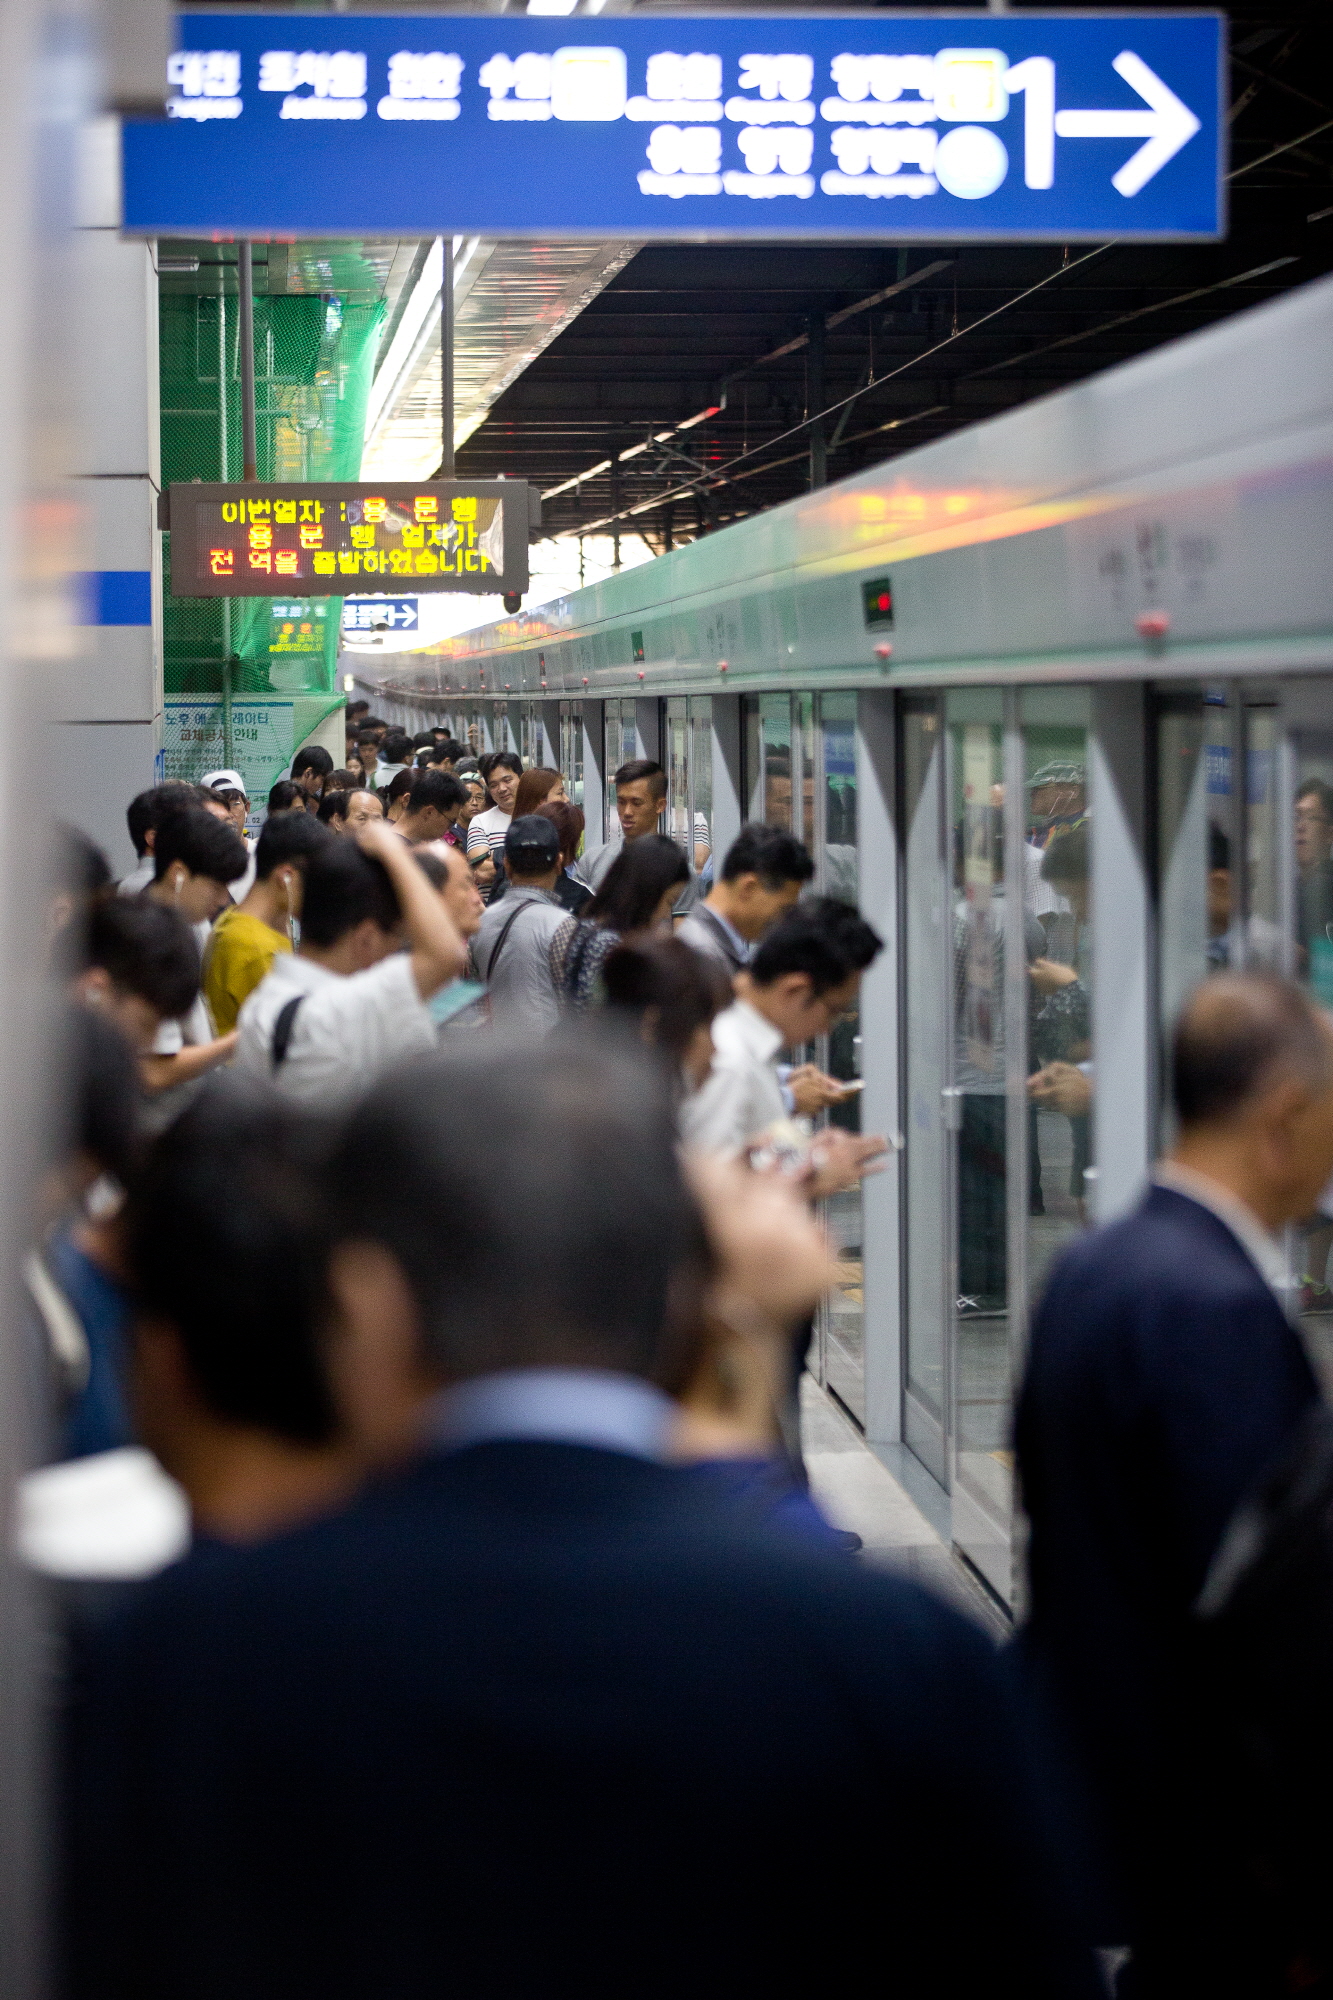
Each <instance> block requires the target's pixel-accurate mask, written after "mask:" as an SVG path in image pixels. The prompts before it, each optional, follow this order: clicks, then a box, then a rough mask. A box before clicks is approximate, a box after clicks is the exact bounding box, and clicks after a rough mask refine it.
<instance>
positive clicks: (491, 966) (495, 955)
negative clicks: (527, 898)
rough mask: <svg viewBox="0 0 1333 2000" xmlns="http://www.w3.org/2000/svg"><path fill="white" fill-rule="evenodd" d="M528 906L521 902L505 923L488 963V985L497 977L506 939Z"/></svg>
mask: <svg viewBox="0 0 1333 2000" xmlns="http://www.w3.org/2000/svg"><path fill="white" fill-rule="evenodd" d="M527 907H528V905H527V904H526V903H520V904H519V906H518V908H517V909H516V910H514V911H512V912H511V913H510V917H509V922H508V923H507V924H506V925H505V927H504V929H503V930H502V931H501V933H500V935H499V937H498V938H497V939H496V940H495V950H494V951H493V952H492V953H491V955H490V958H489V960H488V962H487V965H486V983H487V985H488V986H489V985H490V982H491V981H492V979H494V977H495V968H496V966H497V965H498V964H499V962H500V953H501V952H502V951H503V950H504V948H505V939H506V938H507V937H508V936H509V933H510V931H512V930H513V928H514V925H515V924H516V923H517V922H518V920H519V918H520V917H521V916H522V914H523V912H524V910H526V909H527Z"/></svg>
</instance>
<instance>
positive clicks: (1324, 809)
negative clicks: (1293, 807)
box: [1296, 778, 1333, 825]
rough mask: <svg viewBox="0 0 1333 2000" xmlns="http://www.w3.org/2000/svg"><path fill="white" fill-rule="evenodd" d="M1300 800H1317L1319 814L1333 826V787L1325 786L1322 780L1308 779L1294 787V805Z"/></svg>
mask: <svg viewBox="0 0 1333 2000" xmlns="http://www.w3.org/2000/svg"><path fill="white" fill-rule="evenodd" d="M1302 799H1318V801H1319V810H1320V812H1321V813H1322V814H1323V815H1324V818H1325V819H1326V820H1328V822H1329V823H1330V825H1333V785H1326V784H1325V783H1324V781H1323V779H1322V778H1308V779H1307V780H1306V782H1305V783H1304V784H1303V785H1297V787H1296V803H1297V804H1298V805H1299V804H1300V802H1301V800H1302Z"/></svg>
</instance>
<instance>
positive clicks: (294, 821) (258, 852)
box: [255, 793, 346, 882]
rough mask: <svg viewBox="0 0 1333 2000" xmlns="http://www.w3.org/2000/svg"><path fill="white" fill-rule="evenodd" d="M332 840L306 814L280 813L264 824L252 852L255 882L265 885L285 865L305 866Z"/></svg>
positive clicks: (326, 831) (324, 829)
mask: <svg viewBox="0 0 1333 2000" xmlns="http://www.w3.org/2000/svg"><path fill="white" fill-rule="evenodd" d="M334 796H335V797H336V796H337V794H336V793H335V795H334ZM343 796H344V798H345V797H346V793H344V794H343ZM332 838H333V836H332V835H331V834H330V832H329V830H328V828H327V827H326V826H321V825H320V823H319V821H318V820H317V819H314V818H312V817H311V815H310V814H309V813H305V812H302V813H282V814H280V815H279V817H278V818H277V819H270V820H265V822H264V826H263V830H262V832H261V833H260V836H259V844H258V846H257V847H256V848H255V880H256V882H267V881H268V878H269V876H270V875H271V874H272V873H273V870H274V869H275V868H281V867H282V865H283V863H284V862H287V861H299V862H301V863H302V864H304V863H305V862H307V861H309V859H310V857H311V855H312V854H318V852H319V850H320V848H321V847H323V846H325V845H326V844H327V842H328V841H330V840H331V839H332Z"/></svg>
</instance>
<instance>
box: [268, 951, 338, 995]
mask: <svg viewBox="0 0 1333 2000" xmlns="http://www.w3.org/2000/svg"><path fill="white" fill-rule="evenodd" d="M268 976H269V978H270V979H275V978H276V979H279V980H285V981H286V982H287V984H288V985H289V986H299V987H300V989H301V991H302V992H303V993H313V992H314V991H315V988H316V987H318V986H324V985H327V984H328V983H329V982H330V981H333V980H339V979H341V978H342V976H343V975H342V974H341V973H340V972H330V970H329V968H328V966H327V965H317V964H316V963H315V961H314V959H313V958H303V957H302V956H301V954H300V952H279V953H278V956H277V957H276V958H275V959H274V961H273V965H272V969H271V970H270V972H269V975H268Z"/></svg>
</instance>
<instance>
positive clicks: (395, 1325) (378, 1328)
mask: <svg viewBox="0 0 1333 2000" xmlns="http://www.w3.org/2000/svg"><path fill="white" fill-rule="evenodd" d="M328 1285H329V1293H330V1297H331V1299H332V1302H333V1308H334V1327H333V1333H332V1340H331V1344H330V1350H329V1356H328V1365H329V1379H330V1384H331V1386H332V1389H333V1395H334V1400H335V1402H336V1403H337V1405H338V1407H339V1410H340V1411H341V1413H342V1416H343V1419H344V1422H345V1423H346V1425H347V1428H348V1430H349V1432H350V1433H351V1435H352V1437H353V1439H354V1440H355V1442H356V1443H357V1444H358V1445H359V1446H360V1447H361V1448H362V1449H363V1450H364V1451H365V1452H366V1454H367V1456H368V1457H370V1458H371V1459H372V1460H373V1461H374V1462H376V1463H385V1462H387V1461H392V1460H394V1459H398V1458H402V1457H405V1456H406V1455H407V1454H408V1453H409V1452H411V1451H412V1450H413V1448H414V1447H415V1445H416V1444H417V1441H418V1438H419V1434H420V1424H421V1415H422V1406H423V1404H424V1403H425V1402H426V1400H427V1398H428V1397H429V1396H430V1395H431V1394H432V1393H433V1392H434V1391H435V1390H436V1389H437V1388H438V1387H439V1384H438V1383H437V1382H436V1381H435V1380H434V1379H433V1378H432V1377H430V1376H428V1375H427V1373H426V1371H425V1369H424V1368H423V1366H422V1360H421V1322H420V1315H419V1313H418V1311H417V1304H416V1300H415V1299H414V1297H413V1295H412V1289H411V1287H410V1285H409V1284H408V1282H407V1277H406V1274H405V1272H404V1271H403V1267H402V1265H401V1264H400V1263H399V1262H398V1259H397V1258H396V1257H395V1256H394V1255H393V1253H392V1252H391V1251H389V1250H386V1249H385V1248H384V1246H383V1245H382V1244H379V1243H369V1242H364V1241H361V1242H357V1241H352V1242H348V1243H340V1244H338V1245H337V1246H336V1247H335V1249H334V1251H333V1253H332V1255H331V1257H330V1259H329V1270H328Z"/></svg>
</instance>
